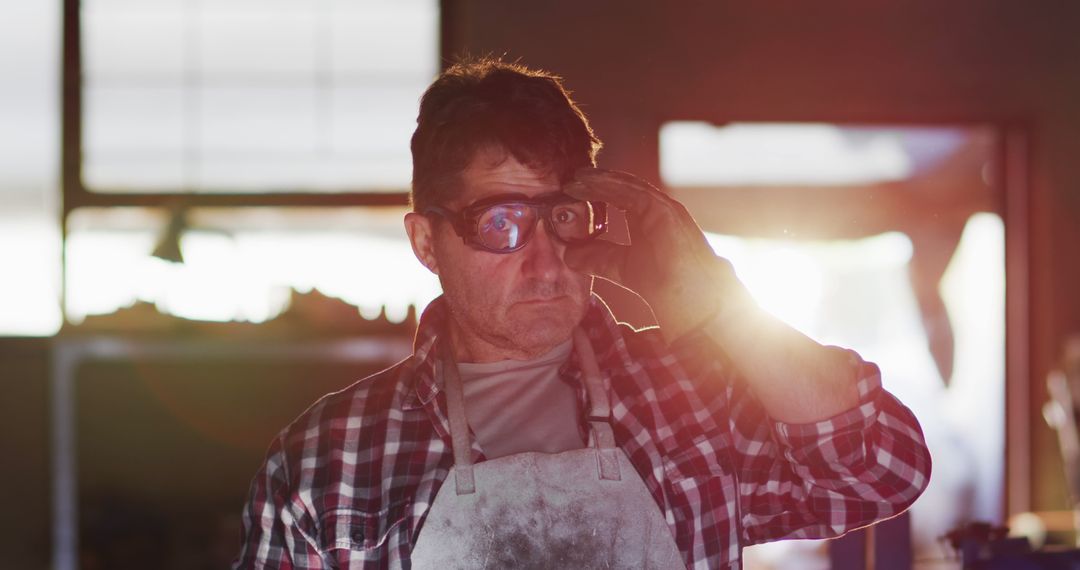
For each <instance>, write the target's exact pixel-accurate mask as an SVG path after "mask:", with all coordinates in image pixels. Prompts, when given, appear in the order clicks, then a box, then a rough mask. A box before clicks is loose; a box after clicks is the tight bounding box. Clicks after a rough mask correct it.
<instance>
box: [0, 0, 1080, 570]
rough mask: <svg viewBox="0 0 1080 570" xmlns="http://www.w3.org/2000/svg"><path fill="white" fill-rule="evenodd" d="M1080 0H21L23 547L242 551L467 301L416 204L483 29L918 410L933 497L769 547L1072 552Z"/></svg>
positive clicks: (1046, 563) (13, 73)
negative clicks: (277, 457) (443, 292)
mask: <svg viewBox="0 0 1080 570" xmlns="http://www.w3.org/2000/svg"><path fill="white" fill-rule="evenodd" d="M1077 29H1080V5H1077V4H1071V3H1042V2H1038V3H1023V2H1008V1H1005V0H991V1H985V2H975V1H968V0H965V1H961V2H950V3H923V2H919V3H910V2H904V3H901V2H893V3H863V2H854V1H850V0H844V1H830V2H815V3H805V4H796V3H765V2H756V3H749V2H745V3H737V2H730V1H718V2H645V1H630V2H614V1H609V0H601V1H595V2H580V1H569V0H550V1H546V2H520V1H512V2H507V1H499V0H469V1H465V0H259V1H256V0H218V1H215V2H210V1H206V0H155V1H153V2H147V1H140V0H33V1H25V0H0V53H3V54H5V55H4V56H3V57H0V446H2V447H0V449H2V451H3V455H4V459H3V461H2V462H0V463H2V464H3V466H2V467H0V486H2V488H3V489H4V490H5V491H6V493H5V500H4V508H5V511H6V512H5V516H4V517H3V518H2V521H0V529H2V532H0V552H2V553H3V561H2V562H0V567H4V568H19V569H24V568H25V569H36V568H42V569H44V568H52V569H56V570H74V569H79V568H81V569H87V570H96V569H107V568H147V567H151V566H146V561H147V560H154V561H155V562H154V564H153V566H152V567H154V568H162V569H202V568H207V569H209V568H225V567H228V565H229V563H230V561H231V560H232V558H233V557H234V556H235V555H236V553H237V550H238V548H239V528H240V512H241V507H242V506H243V503H244V500H245V498H246V494H247V491H248V486H249V484H250V482H251V477H252V475H253V474H254V473H255V471H256V470H257V469H258V467H259V465H260V463H261V461H262V460H263V458H264V455H265V453H266V449H267V445H268V444H269V442H270V441H271V440H272V439H273V438H274V436H275V435H276V434H277V433H278V432H279V430H280V429H281V428H282V427H283V426H285V425H286V424H288V423H289V422H290V421H291V420H292V419H293V418H295V417H296V416H297V415H299V414H300V413H302V412H303V411H304V410H305V409H306V408H307V407H308V406H309V405H311V403H312V402H314V401H315V400H316V399H318V398H319V397H320V396H322V395H323V394H326V393H329V392H333V391H337V390H341V389H343V388H345V387H347V386H349V385H350V384H352V383H354V382H356V381H357V380H359V379H361V378H364V377H366V376H368V375H370V374H372V373H374V372H376V371H379V370H381V369H383V368H385V367H387V366H389V365H392V364H394V363H396V362H398V361H400V360H402V359H403V358H405V357H407V356H408V355H409V354H410V352H411V350H412V339H413V333H414V332H415V330H416V326H417V315H419V314H421V313H422V312H423V309H424V308H425V307H426V306H427V304H428V303H430V302H431V301H432V300H433V299H435V298H436V297H437V296H438V295H439V294H440V287H439V282H438V279H437V277H436V276H435V275H433V274H432V273H430V272H429V271H428V270H427V269H425V268H424V267H423V266H422V265H421V264H420V263H419V262H418V261H416V258H415V256H414V255H413V252H412V249H411V248H410V244H409V241H408V239H407V236H406V233H405V229H404V227H403V225H402V217H403V216H404V214H405V213H406V212H408V211H409V204H408V191H409V187H410V183H411V173H412V171H411V156H410V151H409V141H410V136H411V135H412V132H413V129H414V128H415V125H416V114H417V106H418V102H419V97H420V95H421V94H422V93H423V91H424V89H425V88H426V87H427V85H428V84H429V83H430V82H431V80H432V79H433V78H434V77H435V76H436V75H437V74H438V73H439V71H440V70H442V69H444V68H445V67H446V66H448V65H450V64H451V63H452V62H454V61H455V58H459V57H462V56H465V55H473V56H476V55H485V56H492V57H498V58H503V59H504V60H506V61H518V62H521V63H523V64H526V65H528V66H532V67H537V68H541V69H545V70H548V71H551V72H553V73H555V74H557V75H559V76H561V77H562V78H563V81H564V83H565V85H566V86H567V88H568V89H569V90H571V91H572V93H573V96H574V98H575V100H576V101H577V102H578V103H579V104H580V106H581V108H582V109H583V110H584V111H585V112H586V113H587V114H588V115H589V118H590V121H591V123H592V126H593V128H594V130H595V132H596V134H597V136H599V137H600V138H601V139H602V140H603V141H604V148H603V150H602V151H601V153H600V155H599V164H600V165H601V166H603V167H604V168H609V169H615V170H625V171H630V172H634V173H635V174H637V175H639V176H641V177H643V178H645V179H646V180H649V181H650V182H652V183H653V184H655V185H656V186H658V187H659V188H661V189H663V190H664V191H665V192H668V193H670V194H671V195H672V196H673V197H675V198H676V199H678V200H679V201H680V202H682V203H683V204H685V205H686V207H687V209H688V210H689V211H690V213H691V214H692V215H693V216H694V218H695V219H696V221H697V223H698V224H699V225H700V227H701V228H702V229H703V230H704V231H705V232H706V235H707V237H708V240H709V243H710V245H711V246H712V247H713V249H714V251H715V252H716V253H717V254H718V255H721V256H723V257H725V258H727V259H729V260H730V261H731V262H732V264H733V265H734V267H735V268H736V270H737V273H738V276H739V279H740V280H741V281H743V282H744V283H745V284H746V285H747V287H748V288H749V290H750V292H751V294H752V295H753V297H754V299H755V300H756V301H757V302H758V303H759V304H760V305H761V306H762V307H763V308H764V309H766V310H767V311H768V312H770V313H772V314H773V315H775V316H777V317H778V318H780V319H782V320H784V321H785V322H787V323H788V324H790V325H792V326H793V327H795V328H796V329H798V330H799V331H801V332H803V333H805V334H806V335H808V336H810V337H811V338H813V339H815V340H817V341H819V342H821V343H823V344H829V345H839V346H845V347H850V348H853V349H855V350H856V351H858V352H859V354H861V355H862V356H863V357H864V358H866V359H867V360H871V361H874V362H876V363H877V364H878V365H879V366H880V368H881V371H882V381H883V383H884V386H885V388H886V389H888V390H889V391H890V392H892V393H893V394H895V395H897V397H898V398H900V400H902V401H903V402H904V403H905V404H906V405H907V406H909V407H910V408H911V409H912V411H913V412H914V413H915V415H916V416H917V418H918V420H919V422H920V423H921V425H922V428H923V430H924V433H925V437H926V441H927V444H928V446H929V449H930V451H931V454H932V456H933V474H932V477H931V480H930V485H929V487H928V488H927V490H926V491H925V493H924V494H923V495H922V496H921V497H920V498H919V499H918V501H916V503H915V504H914V505H913V506H912V507H911V509H910V510H909V511H908V512H906V513H905V514H903V515H901V516H898V517H896V518H894V519H890V520H888V521H884V522H882V523H879V524H877V525H874V526H872V527H869V528H866V529H863V530H859V531H855V532H851V533H849V534H847V535H845V536H844V537H842V538H839V539H834V540H828V541H816V540H798V541H784V542H778V543H773V544H766V545H759V546H753V547H749V548H747V549H746V551H745V552H744V567H745V568H747V569H750V570H767V569H778V570H786V569H825V568H841V569H847V568H856V569H861V568H876V569H878V570H881V569H892V568H895V569H906V568H927V569H930V568H934V569H937V568H1075V567H1077V565H1080V526H1078V525H1080V431H1078V429H1080V428H1078V425H1077V420H1076V416H1077V409H1078V408H1080V254H1078V253H1077V252H1078V248H1080V160H1078V157H1080V136H1078V133H1080V34H1078V33H1077ZM623 225H625V224H623ZM620 227H622V226H620V223H619V220H618V217H617V214H616V215H615V217H614V219H613V221H612V229H611V233H612V234H613V235H615V236H618V235H619V232H620V231H623V232H624V233H625V229H622V230H620ZM596 290H597V292H598V294H600V295H601V296H602V297H603V298H604V299H605V300H606V301H607V302H608V304H609V305H610V307H611V309H612V311H613V313H614V314H615V316H616V317H617V318H619V319H620V320H622V321H625V322H628V323H631V324H632V325H634V326H639V327H641V326H649V325H652V324H654V321H653V317H652V314H651V313H650V311H649V308H648V306H647V305H644V303H643V301H641V299H639V298H638V297H637V296H636V295H634V294H633V293H631V292H629V291H627V290H625V289H622V288H620V287H618V286H616V285H613V284H611V283H608V282H602V281H598V283H597V285H596Z"/></svg>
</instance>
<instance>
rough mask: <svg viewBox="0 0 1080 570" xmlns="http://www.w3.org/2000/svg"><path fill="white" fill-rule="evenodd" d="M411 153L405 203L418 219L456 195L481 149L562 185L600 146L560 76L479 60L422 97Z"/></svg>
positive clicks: (462, 65)
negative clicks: (409, 184) (409, 188)
mask: <svg viewBox="0 0 1080 570" xmlns="http://www.w3.org/2000/svg"><path fill="white" fill-rule="evenodd" d="M411 146H412V156H413V183H412V193H411V196H410V198H411V202H412V206H413V209H414V210H417V211H422V210H423V209H424V208H426V207H428V206H433V205H438V204H445V203H446V202H447V201H449V200H451V199H452V198H453V196H454V195H455V194H456V193H457V192H459V191H460V189H459V186H460V176H459V175H460V174H461V172H462V171H464V170H465V168H466V167H468V165H469V162H470V161H471V160H472V159H473V157H474V156H475V155H476V152H477V151H478V150H480V149H483V148H485V147H489V146H490V147H494V148H499V149H501V150H503V151H505V152H507V153H509V155H510V156H513V157H514V158H515V159H517V160H518V162H521V163H522V164H524V165H526V166H528V167H529V168H532V169H534V170H536V171H538V172H540V173H543V174H549V173H554V174H555V175H557V176H558V179H559V180H560V182H567V181H569V180H570V178H571V177H572V176H573V173H574V171H575V170H576V169H578V168H581V167H584V166H595V165H596V153H597V151H599V150H600V146H601V143H600V139H598V138H596V136H595V135H594V134H593V131H592V128H591V127H589V121H588V120H587V119H586V118H585V115H584V114H583V113H582V112H581V109H579V108H578V106H577V105H576V104H575V103H574V101H573V100H572V99H570V94H569V93H568V92H567V90H566V88H564V87H563V85H562V80H561V79H560V78H559V77H558V76H555V75H553V74H550V73H547V72H545V71H539V70H534V69H529V68H527V67H525V66H523V65H520V64H516V63H507V62H503V61H500V60H497V59H491V58H481V59H473V60H466V61H462V62H459V63H456V64H454V65H453V66H451V67H450V68H449V69H447V70H446V71H444V72H443V73H442V74H440V75H439V77H438V78H437V79H436V80H435V82H434V83H432V84H431V86H430V87H428V89H427V91H426V92H424V96H423V97H422V98H421V100H420V115H419V116H418V117H417V119H416V131H415V132H414V133H413V136H412V145H411Z"/></svg>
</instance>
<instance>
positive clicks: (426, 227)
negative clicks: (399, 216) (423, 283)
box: [405, 212, 439, 275]
mask: <svg viewBox="0 0 1080 570" xmlns="http://www.w3.org/2000/svg"><path fill="white" fill-rule="evenodd" d="M405 232H406V233H408V234H409V242H410V243H411V244H412V249H413V253H414V254H416V259H419V260H420V263H423V264H424V267H427V268H428V270H429V271H431V272H432V273H434V274H435V275H438V274H439V264H438V262H436V261H435V225H434V224H433V223H432V222H431V218H429V217H427V216H425V215H423V214H418V213H416V212H409V213H408V214H405Z"/></svg>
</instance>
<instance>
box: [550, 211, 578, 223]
mask: <svg viewBox="0 0 1080 570" xmlns="http://www.w3.org/2000/svg"><path fill="white" fill-rule="evenodd" d="M575 219H577V214H575V213H574V212H572V211H570V210H560V211H559V212H556V213H555V221H556V222H559V223H560V224H568V223H570V222H572V221H574V220H575Z"/></svg>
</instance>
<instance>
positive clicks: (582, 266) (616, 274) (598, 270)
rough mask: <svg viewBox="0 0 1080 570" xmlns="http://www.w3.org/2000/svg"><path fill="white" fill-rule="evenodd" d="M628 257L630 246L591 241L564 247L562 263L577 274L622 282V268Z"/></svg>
mask: <svg viewBox="0 0 1080 570" xmlns="http://www.w3.org/2000/svg"><path fill="white" fill-rule="evenodd" d="M629 255H630V246H626V245H619V244H617V243H612V242H610V241H604V240H593V241H590V242H588V243H578V244H571V245H568V246H566V253H565V254H564V255H563V262H565V263H566V266H567V267H569V268H570V269H572V270H574V271H577V272H578V273H585V274H587V275H595V276H597V277H603V278H604V279H608V280H610V281H615V282H616V283H621V282H622V276H623V271H622V268H623V266H624V264H625V263H626V259H627V257H628V256H629Z"/></svg>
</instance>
